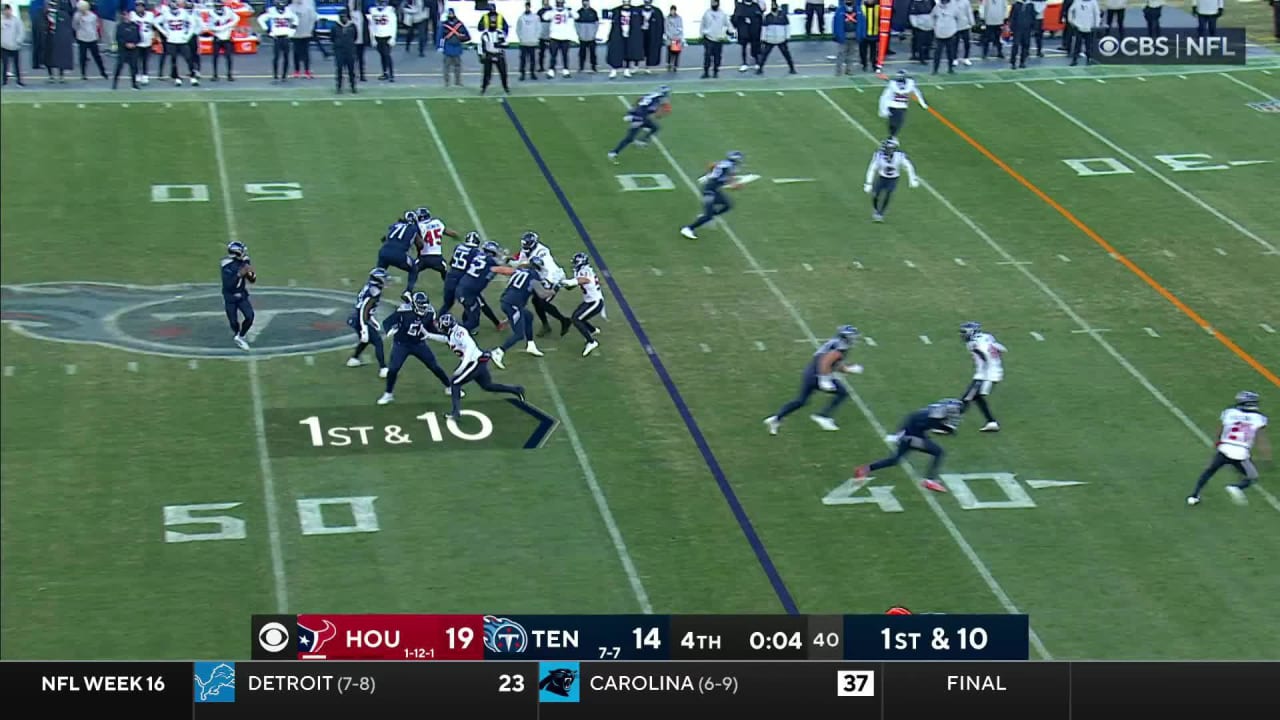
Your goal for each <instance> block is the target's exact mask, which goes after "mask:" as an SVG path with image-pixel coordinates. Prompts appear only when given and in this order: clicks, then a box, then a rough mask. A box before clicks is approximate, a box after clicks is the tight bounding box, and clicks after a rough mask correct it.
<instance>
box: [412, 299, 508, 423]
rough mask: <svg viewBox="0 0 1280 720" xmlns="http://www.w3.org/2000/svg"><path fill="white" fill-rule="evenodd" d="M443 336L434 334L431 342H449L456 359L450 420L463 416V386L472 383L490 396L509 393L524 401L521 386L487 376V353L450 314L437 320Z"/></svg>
mask: <svg viewBox="0 0 1280 720" xmlns="http://www.w3.org/2000/svg"><path fill="white" fill-rule="evenodd" d="M436 324H437V325H438V326H439V328H440V332H442V333H444V334H443V335H433V336H432V337H431V339H432V340H436V341H440V342H447V343H449V349H450V350H452V351H453V354H454V355H457V356H458V368H457V369H456V370H454V371H453V377H452V378H451V379H450V389H451V390H450V391H451V394H452V396H453V410H452V411H451V412H450V413H449V417H451V418H453V419H454V420H455V421H456V420H457V419H458V418H460V417H461V416H462V396H463V392H462V386H463V385H466V384H467V383H469V382H471V381H473V380H474V381H475V383H476V384H477V385H479V386H480V389H481V390H484V391H485V392H492V393H510V394H512V395H515V396H516V399H517V400H519V401H520V402H524V387H522V386H520V385H503V384H502V383H496V382H494V381H493V378H492V377H491V376H490V375H489V359H490V356H489V353H486V352H481V350H480V347H479V346H478V345H476V340H475V338H473V337H471V333H469V332H467V329H466V328H465V327H463V326H461V325H459V324H458V322H457V321H456V320H454V319H453V316H452V315H448V314H445V315H441V316H440V318H439V319H438V320H437V321H436Z"/></svg>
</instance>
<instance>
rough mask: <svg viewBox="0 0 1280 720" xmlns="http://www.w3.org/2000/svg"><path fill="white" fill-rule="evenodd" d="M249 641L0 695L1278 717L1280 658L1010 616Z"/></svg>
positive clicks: (869, 718) (64, 675)
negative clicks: (1143, 644) (1057, 632)
mask: <svg viewBox="0 0 1280 720" xmlns="http://www.w3.org/2000/svg"><path fill="white" fill-rule="evenodd" d="M895 611H896V612H895ZM249 630H250V632H249V633H248V637H247V638H246V640H247V641H248V643H247V644H248V647H247V648H246V650H247V652H246V653H245V654H246V655H248V656H249V657H251V658H252V659H251V660H248V661H246V660H243V659H226V660H220V659H213V660H208V659H201V660H198V661H192V662H101V663H59V662H41V663H36V662H29V663H28V662H12V661H6V662H3V663H0V679H2V681H3V685H2V689H3V691H4V693H5V697H6V698H7V699H9V700H11V701H15V702H27V703H31V704H32V705H31V707H35V708H39V709H40V710H44V711H51V712H53V713H54V714H55V715H58V716H61V715H62V714H69V713H71V712H77V711H79V712H93V713H95V714H101V713H103V712H117V711H123V712H128V713H131V714H132V715H133V716H137V717H172V718H178V717H182V718H186V717H192V718H196V720H200V719H201V718H273V719H274V718H281V717H285V716H286V714H288V715H290V716H292V715H295V714H297V713H298V712H299V711H301V712H302V713H305V716H306V717H308V718H309V720H311V719H316V720H319V719H322V718H344V719H348V718H351V717H387V716H392V714H395V713H400V714H404V713H408V715H407V716H411V717H482V718H490V717H493V718H512V719H513V720H520V719H522V718H529V719H530V720H557V719H558V718H566V719H570V718H610V719H614V718H617V719H618V720H627V719H629V718H646V719H650V718H655V717H660V718H661V720H683V719H684V718H698V720H704V719H705V718H708V717H718V716H726V717H727V716H729V715H728V714H729V713H733V714H734V715H733V716H734V717H751V718H754V717H761V718H783V719H784V720H791V719H792V718H795V719H797V720H799V719H800V718H803V719H804V720H823V719H825V718H832V719H834V718H840V719H841V720H849V719H859V720H860V719H864V718H865V719H866V720H874V719H878V720H914V719H916V718H919V719H921V720H924V719H928V720H936V719H937V718H938V717H947V716H951V715H954V714H955V713H956V712H957V711H958V712H960V713H962V714H966V715H972V716H974V717H981V718H983V720H1001V719H1003V718H1009V719H1010V720H1013V719H1014V718H1017V719H1018V720H1026V719H1027V718H1035V719H1036V720H1083V719H1086V718H1090V719H1091V718H1133V717H1148V716H1152V717H1155V716H1159V715H1158V714H1159V713H1162V712H1168V713H1176V714H1178V715H1180V716H1181V715H1187V714H1189V713H1195V712H1197V711H1199V712H1201V713H1205V714H1208V715H1211V716H1213V717H1229V718H1232V719H1233V720H1248V719H1250V718H1264V717H1265V718H1269V719H1270V718H1275V717H1280V698H1278V697H1277V694H1276V693H1275V687H1276V682H1277V680H1280V663H1271V662H1258V663H1211V662H1202V663H1117V662H1106V663H1094V662H1054V661H1047V660H1031V659H1030V658H1029V652H1028V649H1029V644H1028V636H1029V628H1028V621H1027V617H1026V616H1019V615H920V614H910V613H909V612H908V611H906V610H903V609H901V608H895V609H894V611H891V612H890V613H887V614H885V615H809V616H801V615H788V616H727V615H679V616H665V615H586V616H584V615H518V614H501V613H494V614H483V615H256V616H254V617H253V618H252V622H251V624H250V628H249ZM402 716H405V715H402Z"/></svg>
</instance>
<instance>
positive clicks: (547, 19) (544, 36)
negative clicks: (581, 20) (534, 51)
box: [538, 0, 551, 72]
mask: <svg viewBox="0 0 1280 720" xmlns="http://www.w3.org/2000/svg"><path fill="white" fill-rule="evenodd" d="M538 23H539V24H538V72H546V70H547V53H549V52H551V0H542V7H541V8H539V9H538Z"/></svg>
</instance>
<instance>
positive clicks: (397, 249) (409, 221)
mask: <svg viewBox="0 0 1280 720" xmlns="http://www.w3.org/2000/svg"><path fill="white" fill-rule="evenodd" d="M418 243H419V237H418V213H417V212H416V211H413V210H409V211H408V212H406V213H405V214H404V217H402V218H400V219H399V220H397V221H395V222H394V223H392V224H391V227H389V228H387V234H386V235H385V236H383V238H382V246H381V247H379V248H378V267H380V268H382V269H383V270H386V269H387V268H389V267H393V268H398V269H400V270H403V271H405V272H406V273H408V274H409V279H408V281H407V283H406V285H405V290H404V292H405V295H406V296H408V295H410V294H412V293H413V288H414V286H415V285H417V284H418V260H417V258H415V257H414V256H413V255H414V249H415V248H417V247H418Z"/></svg>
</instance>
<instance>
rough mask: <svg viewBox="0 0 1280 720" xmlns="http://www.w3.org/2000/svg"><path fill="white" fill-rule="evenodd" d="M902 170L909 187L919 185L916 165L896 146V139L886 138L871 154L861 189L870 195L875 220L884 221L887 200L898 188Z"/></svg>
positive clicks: (887, 209)
mask: <svg viewBox="0 0 1280 720" xmlns="http://www.w3.org/2000/svg"><path fill="white" fill-rule="evenodd" d="M903 170H906V171H907V179H908V180H909V181H910V183H911V187H913V188H915V187H920V180H919V179H918V178H917V177H916V166H915V165H912V164H911V160H910V159H909V158H908V157H907V154H906V153H904V152H902V150H900V149H899V148H898V141H897V140H895V139H893V138H888V139H887V140H885V141H884V143H883V144H882V145H881V146H880V149H878V150H876V154H875V155H872V156H871V164H870V165H868V166H867V177H866V179H865V180H864V181H863V184H862V191H863V192H865V193H867V194H868V195H870V196H871V219H872V220H874V221H875V222H883V221H884V214H885V213H886V212H888V211H889V200H891V199H892V198H893V192H894V191H895V190H897V189H898V178H899V177H901V176H902V171H903Z"/></svg>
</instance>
